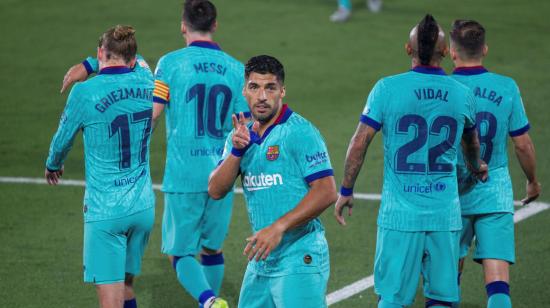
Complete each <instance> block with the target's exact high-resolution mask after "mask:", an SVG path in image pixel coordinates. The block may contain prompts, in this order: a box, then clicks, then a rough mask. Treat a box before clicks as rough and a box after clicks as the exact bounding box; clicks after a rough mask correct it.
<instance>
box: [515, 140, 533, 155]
mask: <svg viewBox="0 0 550 308" xmlns="http://www.w3.org/2000/svg"><path fill="white" fill-rule="evenodd" d="M514 150H515V151H516V153H518V154H529V153H531V152H534V151H535V148H534V146H533V142H532V141H531V139H530V138H528V137H527V138H517V139H514Z"/></svg>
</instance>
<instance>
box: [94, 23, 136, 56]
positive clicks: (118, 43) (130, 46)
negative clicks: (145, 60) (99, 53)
mask: <svg viewBox="0 0 550 308" xmlns="http://www.w3.org/2000/svg"><path fill="white" fill-rule="evenodd" d="M135 33H136V30H134V28H132V27H131V26H121V25H116V26H114V27H113V28H110V29H109V30H107V31H105V33H103V34H102V35H101V36H100V37H99V43H98V46H99V47H100V48H101V47H102V48H104V49H105V51H106V52H107V53H106V57H107V60H110V59H111V58H122V59H124V61H125V62H126V63H129V62H130V61H131V60H133V59H134V58H135V57H136V54H137V42H136V37H135V35H134V34H135Z"/></svg>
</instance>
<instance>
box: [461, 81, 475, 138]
mask: <svg viewBox="0 0 550 308" xmlns="http://www.w3.org/2000/svg"><path fill="white" fill-rule="evenodd" d="M465 106H466V108H465V112H464V130H465V131H468V130H472V129H475V128H476V120H475V119H476V99H475V97H474V95H473V94H472V93H471V91H468V92H467V95H466V104H465Z"/></svg>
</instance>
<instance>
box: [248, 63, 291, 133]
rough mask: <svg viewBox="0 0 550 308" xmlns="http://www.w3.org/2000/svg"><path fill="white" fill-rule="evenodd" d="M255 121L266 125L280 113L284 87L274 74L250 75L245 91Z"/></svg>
mask: <svg viewBox="0 0 550 308" xmlns="http://www.w3.org/2000/svg"><path fill="white" fill-rule="evenodd" d="M243 95H244V97H245V98H246V100H247V101H248V107H249V108H250V111H251V112H252V115H253V116H254V119H255V120H257V121H259V122H260V123H262V124H264V123H267V122H269V121H270V120H271V119H272V118H273V117H274V116H275V115H276V114H277V112H278V111H279V108H281V105H282V99H283V97H284V96H285V88H284V86H283V85H282V84H281V83H280V82H279V81H278V80H277V76H275V75H273V74H269V73H268V74H259V73H254V72H252V73H250V76H248V79H247V80H246V84H245V87H244V89H243Z"/></svg>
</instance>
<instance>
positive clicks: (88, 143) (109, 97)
mask: <svg viewBox="0 0 550 308" xmlns="http://www.w3.org/2000/svg"><path fill="white" fill-rule="evenodd" d="M150 77H151V76H150ZM150 77H145V75H143V74H138V73H136V72H133V71H132V70H130V69H129V68H127V67H115V66H113V67H107V68H104V69H102V70H101V71H100V72H99V74H98V75H97V76H96V77H93V78H91V79H89V80H87V81H85V82H82V83H77V84H75V85H74V86H73V89H72V90H71V93H70V94H69V98H68V100H67V105H66V107H65V110H64V112H63V114H62V116H61V120H60V123H59V128H58V130H57V132H56V134H55V136H54V137H53V140H52V143H51V146H50V152H49V156H48V159H47V162H46V167H47V168H48V169H50V170H59V169H60V168H61V166H62V165H63V162H64V160H65V158H66V156H67V154H68V152H69V150H70V149H71V147H72V144H73V140H74V137H75V136H76V134H77V133H78V131H79V130H82V131H83V134H84V137H83V140H84V157H85V166H86V193H85V195H84V219H85V221H86V222H89V221H99V220H106V219H113V218H120V217H125V216H128V215H131V214H133V213H136V212H139V211H142V210H145V209H148V208H151V207H153V206H154V198H155V196H154V194H153V188H152V182H151V176H150V172H149V135H150V131H151V118H152V102H153V88H154V84H153V80H152V78H150Z"/></svg>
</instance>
